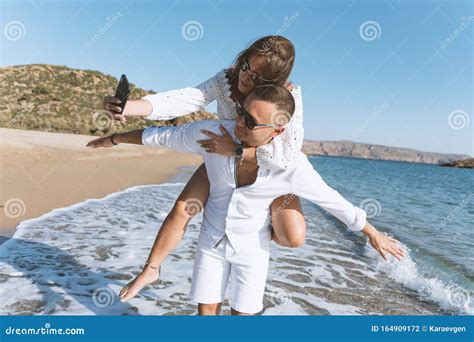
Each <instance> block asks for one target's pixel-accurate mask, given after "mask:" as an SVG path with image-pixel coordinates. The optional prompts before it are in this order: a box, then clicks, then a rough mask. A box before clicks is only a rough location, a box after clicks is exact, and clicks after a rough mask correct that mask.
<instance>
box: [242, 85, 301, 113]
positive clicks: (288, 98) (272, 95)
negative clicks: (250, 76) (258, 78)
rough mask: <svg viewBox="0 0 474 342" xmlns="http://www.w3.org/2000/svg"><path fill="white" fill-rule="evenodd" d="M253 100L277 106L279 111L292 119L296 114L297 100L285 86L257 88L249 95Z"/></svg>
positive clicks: (261, 86)
mask: <svg viewBox="0 0 474 342" xmlns="http://www.w3.org/2000/svg"><path fill="white" fill-rule="evenodd" d="M250 97H251V98H253V99H256V100H261V101H265V102H271V103H273V104H275V106H276V107H277V109H278V111H281V112H284V113H285V114H286V115H288V116H289V117H290V118H291V117H292V116H293V114H294V113H295V99H294V98H293V95H292V94H291V92H290V91H289V90H288V89H286V88H285V87H283V86H278V85H274V84H264V85H260V86H257V87H255V88H253V89H252V91H251V92H250V93H249V94H248V95H247V98H250Z"/></svg>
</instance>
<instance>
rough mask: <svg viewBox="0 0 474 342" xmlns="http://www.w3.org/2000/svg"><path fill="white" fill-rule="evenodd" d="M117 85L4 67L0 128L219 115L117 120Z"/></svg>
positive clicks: (347, 144)
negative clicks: (112, 105)
mask: <svg viewBox="0 0 474 342" xmlns="http://www.w3.org/2000/svg"><path fill="white" fill-rule="evenodd" d="M117 83H118V80H117V78H115V77H112V76H109V75H105V74H103V73H101V72H98V71H93V70H77V69H71V68H68V67H65V66H58V65H46V64H31V65H20V66H12V67H6V68H0V87H1V89H0V127H7V128H17V129H28V130H41V131H50V132H65V133H76V134H96V135H100V134H105V133H108V132H112V131H123V130H132V129H138V128H142V127H146V126H149V125H152V124H157V125H176V124H178V125H179V124H183V123H186V122H190V121H195V120H203V119H215V118H216V115H215V114H212V113H207V112H201V113H194V114H190V115H186V116H184V117H181V118H178V119H175V120H169V121H146V120H144V119H141V118H135V119H132V118H128V119H127V122H126V123H116V122H114V121H113V120H110V118H109V116H108V115H107V112H105V111H103V110H102V99H103V97H104V96H106V95H111V94H114V93H115V88H116V86H117ZM152 93H154V92H153V91H151V90H149V91H146V90H143V89H140V88H138V87H136V86H134V85H132V93H131V96H130V98H131V99H139V98H141V97H142V96H144V95H146V94H152ZM303 151H304V152H305V153H307V154H309V155H323V156H341V157H356V158H369V159H383V160H398V161H407V162H417V163H430V164H444V163H450V162H453V161H455V160H459V159H465V158H468V157H469V156H465V155H455V154H442V153H431V152H421V151H417V150H412V149H406V148H396V147H388V146H380V145H370V144H361V143H354V142H351V141H311V140H307V141H305V143H304V146H303Z"/></svg>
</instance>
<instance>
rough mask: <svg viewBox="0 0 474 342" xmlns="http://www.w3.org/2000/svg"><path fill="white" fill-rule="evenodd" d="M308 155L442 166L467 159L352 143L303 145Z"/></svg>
mask: <svg viewBox="0 0 474 342" xmlns="http://www.w3.org/2000/svg"><path fill="white" fill-rule="evenodd" d="M303 152H304V153H306V154H308V155H318V156H339V157H354V158H365V159H380V160H396V161H406V162H412V163H427V164H443V163H449V162H452V161H455V160H458V159H463V158H468V157H469V156H466V155H462V154H448V153H435V152H422V151H418V150H413V149H409V148H399V147H390V146H382V145H372V144H363V143H355V142H352V141H345V140H344V141H311V140H306V141H305V142H304V144H303Z"/></svg>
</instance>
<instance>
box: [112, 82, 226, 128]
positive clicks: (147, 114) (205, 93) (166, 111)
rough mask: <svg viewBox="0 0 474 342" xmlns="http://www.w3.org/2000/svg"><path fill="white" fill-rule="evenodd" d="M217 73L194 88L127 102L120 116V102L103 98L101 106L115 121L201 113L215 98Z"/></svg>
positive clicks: (165, 118) (154, 118)
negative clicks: (127, 118)
mask: <svg viewBox="0 0 474 342" xmlns="http://www.w3.org/2000/svg"><path fill="white" fill-rule="evenodd" d="M218 77H219V73H218V74H216V75H215V76H213V77H211V78H209V79H208V80H206V81H204V82H202V83H201V84H199V85H197V86H195V87H186V88H182V89H176V90H169V91H165V92H160V93H157V94H150V95H146V96H144V97H142V98H141V99H140V100H129V101H127V104H126V105H125V108H124V110H123V113H122V112H121V108H120V100H119V99H117V98H116V97H114V96H106V97H105V98H104V101H103V107H104V109H105V110H108V111H110V112H111V113H112V115H113V116H114V118H115V119H116V120H118V121H125V118H126V117H127V116H131V117H144V118H145V119H147V120H170V119H174V118H177V117H180V116H183V115H187V114H191V113H195V112H198V111H202V110H203V109H204V108H205V107H206V106H207V105H208V104H209V103H211V102H212V101H214V100H215V99H216V97H217V89H216V79H217V78H218Z"/></svg>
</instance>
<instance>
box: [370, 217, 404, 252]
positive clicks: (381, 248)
mask: <svg viewBox="0 0 474 342" xmlns="http://www.w3.org/2000/svg"><path fill="white" fill-rule="evenodd" d="M362 232H363V233H364V234H365V235H367V236H368V237H369V242H370V244H371V245H372V247H373V248H374V249H375V250H376V251H377V252H379V253H380V255H381V256H382V257H383V258H384V260H385V261H387V260H388V259H387V254H386V252H388V253H390V254H392V255H393V256H394V257H395V258H397V259H398V260H401V259H402V258H403V257H404V256H405V252H404V251H403V249H401V248H400V246H399V242H398V241H397V240H395V239H394V238H392V237H390V236H387V235H384V234H382V233H381V232H379V231H378V230H377V229H375V227H374V226H372V225H371V224H370V223H369V222H367V224H366V225H365V227H364V229H362Z"/></svg>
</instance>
